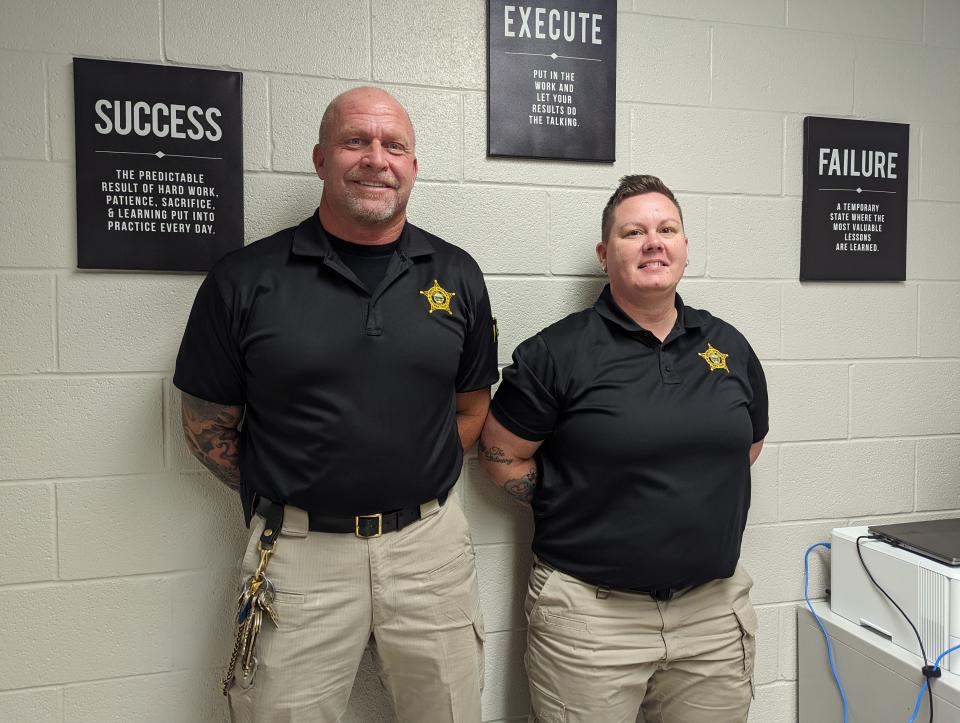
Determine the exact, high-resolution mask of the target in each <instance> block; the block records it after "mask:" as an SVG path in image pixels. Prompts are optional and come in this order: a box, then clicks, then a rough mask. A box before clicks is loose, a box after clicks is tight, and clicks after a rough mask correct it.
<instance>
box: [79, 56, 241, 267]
mask: <svg viewBox="0 0 960 723" xmlns="http://www.w3.org/2000/svg"><path fill="white" fill-rule="evenodd" d="M73 87H74V104H75V110H76V139H77V265H78V266H79V267H80V268H82V269H141V270H168V271H206V270H207V269H209V268H210V267H211V266H212V265H213V263H214V262H215V261H216V260H217V259H219V258H220V257H221V256H223V254H224V253H226V252H227V251H230V250H232V249H236V248H239V247H240V246H242V245H243V139H242V107H243V102H242V92H243V76H242V75H241V74H240V73H233V72H226V71H221V70H203V69H199V68H181V67H176V66H169V65H149V64H145V63H125V62H116V61H112V60H90V59H85V58H74V60H73Z"/></svg>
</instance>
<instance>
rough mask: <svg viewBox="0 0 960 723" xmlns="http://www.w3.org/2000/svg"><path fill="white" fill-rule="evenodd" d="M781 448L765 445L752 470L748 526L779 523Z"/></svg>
mask: <svg viewBox="0 0 960 723" xmlns="http://www.w3.org/2000/svg"><path fill="white" fill-rule="evenodd" d="M779 460H780V448H779V446H778V445H775V444H767V443H765V444H764V445H763V450H762V451H761V452H760V457H759V458H757V461H756V462H754V463H753V466H752V467H751V468H750V513H749V515H748V516H747V524H748V525H759V524H762V523H765V522H776V521H777V519H778V518H777V512H778V511H777V500H778V498H779V494H780V483H779V472H778V467H779Z"/></svg>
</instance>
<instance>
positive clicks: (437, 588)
mask: <svg viewBox="0 0 960 723" xmlns="http://www.w3.org/2000/svg"><path fill="white" fill-rule="evenodd" d="M426 581H427V582H426V584H427V586H428V587H429V589H430V592H432V593H433V595H434V596H436V600H437V604H436V613H437V619H438V622H439V623H440V624H441V625H443V626H444V627H461V626H465V625H473V626H474V629H475V630H476V629H477V628H478V625H477V622H478V621H479V630H478V631H477V635H478V637H481V639H482V636H483V635H485V633H484V632H483V618H482V615H481V614H480V584H479V582H478V581H477V570H476V562H475V558H474V554H473V550H472V549H471V548H470V547H469V546H466V547H464V548H463V549H462V550H461V551H460V552H459V553H457V554H456V555H454V556H453V557H452V558H450V559H448V560H447V561H445V562H443V563H442V564H441V565H439V566H437V567H435V568H433V569H432V570H430V571H429V572H428V573H427V574H426Z"/></svg>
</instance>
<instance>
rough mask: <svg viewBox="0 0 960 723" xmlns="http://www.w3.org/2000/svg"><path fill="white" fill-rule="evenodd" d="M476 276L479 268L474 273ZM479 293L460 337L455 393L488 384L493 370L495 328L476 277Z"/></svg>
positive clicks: (494, 374) (484, 288) (484, 290)
mask: <svg viewBox="0 0 960 723" xmlns="http://www.w3.org/2000/svg"><path fill="white" fill-rule="evenodd" d="M477 274H478V275H479V271H478V272H477ZM480 292H481V293H480V294H479V296H478V302H477V305H476V308H474V309H473V310H472V313H471V314H470V315H469V317H468V322H469V327H468V328H467V333H466V336H465V337H464V340H463V353H462V354H461V355H460V366H459V367H458V368H457V378H456V382H455V388H456V390H457V392H472V391H476V390H477V389H483V388H485V387H489V386H490V385H491V384H493V383H494V382H495V381H497V378H498V376H499V374H498V373H497V328H496V321H495V320H494V318H493V314H492V312H491V311H490V297H489V296H488V295H487V286H486V284H484V283H483V277H480Z"/></svg>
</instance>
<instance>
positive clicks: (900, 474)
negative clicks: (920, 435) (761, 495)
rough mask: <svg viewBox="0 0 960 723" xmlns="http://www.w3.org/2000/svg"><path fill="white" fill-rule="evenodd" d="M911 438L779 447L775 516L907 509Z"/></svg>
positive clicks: (910, 494) (911, 480)
mask: <svg viewBox="0 0 960 723" xmlns="http://www.w3.org/2000/svg"><path fill="white" fill-rule="evenodd" d="M915 454H916V451H915V443H914V442H913V441H912V440H891V441H881V442H841V443H829V444H796V445H794V444H790V445H785V446H784V447H783V448H782V449H781V451H780V479H781V480H782V482H783V484H782V485H781V487H780V519H781V520H802V519H809V520H813V519H819V518H823V517H832V516H837V515H840V516H850V515H862V514H891V513H897V512H910V511H911V510H913V491H914V477H915V474H914V464H915Z"/></svg>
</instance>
